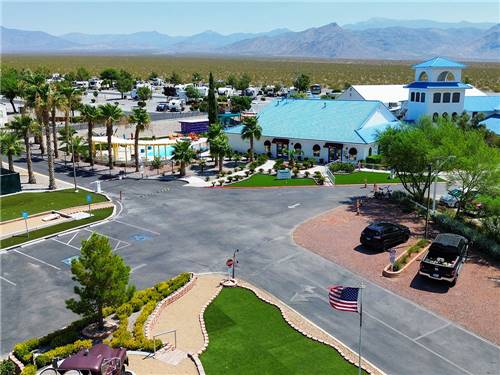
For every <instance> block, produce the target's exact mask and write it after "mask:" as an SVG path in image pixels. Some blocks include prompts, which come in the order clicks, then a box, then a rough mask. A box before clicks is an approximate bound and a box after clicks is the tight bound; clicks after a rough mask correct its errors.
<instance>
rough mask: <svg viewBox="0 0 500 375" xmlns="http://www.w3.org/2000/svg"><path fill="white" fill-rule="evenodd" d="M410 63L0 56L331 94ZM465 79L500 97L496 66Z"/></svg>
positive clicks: (406, 78)
mask: <svg viewBox="0 0 500 375" xmlns="http://www.w3.org/2000/svg"><path fill="white" fill-rule="evenodd" d="M413 63H414V61H380V60H378V61H377V60H370V61H368V60H311V59H303V60H301V59H270V58H268V59H264V58H261V59H259V58H255V59H249V58H248V57H244V58H224V57H215V56H214V57H185V56H184V57H182V56H77V55H52V56H45V55H4V56H2V66H5V67H14V68H16V69H32V70H36V69H38V68H40V67H45V68H47V69H48V70H49V71H50V72H58V73H66V72H69V71H75V70H76V69H77V68H78V67H80V66H82V67H85V68H86V69H87V70H89V71H90V72H91V73H92V74H95V75H97V74H99V73H100V72H101V71H102V70H104V69H105V68H118V69H125V70H127V71H129V72H131V73H132V74H133V75H134V76H137V77H140V78H146V77H147V76H148V75H149V74H150V73H151V72H153V71H154V72H156V73H158V74H160V75H163V76H170V75H171V74H172V72H177V73H178V74H180V76H181V77H182V79H183V80H185V81H186V82H187V81H190V80H191V76H192V74H193V73H194V72H199V73H200V74H201V75H202V77H205V79H206V78H207V77H208V73H209V72H210V71H211V72H213V73H214V76H215V78H216V79H225V78H226V77H227V76H228V75H229V74H234V75H236V76H239V75H241V74H243V73H247V74H248V75H249V76H250V77H251V78H252V84H254V85H261V84H273V83H280V84H284V85H291V84H292V81H293V80H294V79H295V77H296V76H297V74H298V73H305V74H308V75H310V76H311V78H312V81H313V82H315V83H320V84H322V85H326V86H328V87H330V88H332V89H336V90H338V89H342V88H344V87H345V86H346V85H349V84H398V83H399V84H403V83H408V82H411V81H412V80H413V78H414V76H413V70H412V69H411V64H413ZM467 64H468V68H467V69H465V71H464V74H463V76H462V77H463V79H464V80H466V81H468V82H469V81H470V82H471V83H472V84H474V85H475V86H476V87H478V88H480V89H483V90H486V91H500V64H495V63H480V62H477V63H476V62H474V63H472V62H471V63H467Z"/></svg>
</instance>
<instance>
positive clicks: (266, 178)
mask: <svg viewBox="0 0 500 375" xmlns="http://www.w3.org/2000/svg"><path fill="white" fill-rule="evenodd" d="M304 185H316V182H315V181H314V180H313V179H312V178H291V179H288V180H278V179H277V178H276V176H271V175H267V174H259V173H258V174H254V175H253V176H251V177H250V178H247V179H245V180H242V181H238V182H235V183H234V184H231V185H229V186H236V187H262V186H304Z"/></svg>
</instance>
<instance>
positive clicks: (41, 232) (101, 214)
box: [0, 207, 113, 249]
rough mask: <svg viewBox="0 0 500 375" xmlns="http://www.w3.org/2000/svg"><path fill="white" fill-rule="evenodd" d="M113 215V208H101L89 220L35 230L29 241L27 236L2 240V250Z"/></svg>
mask: <svg viewBox="0 0 500 375" xmlns="http://www.w3.org/2000/svg"><path fill="white" fill-rule="evenodd" d="M112 213H113V208H112V207H109V208H101V209H100V210H95V211H92V214H93V216H91V217H89V218H87V219H82V220H73V221H68V222H66V223H61V224H57V225H53V226H51V227H47V228H42V229H38V230H34V231H32V232H30V238H29V239H28V237H27V236H26V235H25V234H20V235H17V236H14V237H9V238H6V239H3V240H0V249H4V248H6V247H9V246H13V245H19V244H22V243H23V242H26V241H31V240H34V239H37V238H40V237H44V236H48V235H50V234H53V233H58V232H62V231H63V230H68V229H71V228H75V227H78V226H80V225H84V224H90V223H93V222H95V221H99V220H103V219H105V218H107V217H108V216H110V215H111V214H112Z"/></svg>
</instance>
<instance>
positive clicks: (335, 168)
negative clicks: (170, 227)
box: [329, 163, 355, 173]
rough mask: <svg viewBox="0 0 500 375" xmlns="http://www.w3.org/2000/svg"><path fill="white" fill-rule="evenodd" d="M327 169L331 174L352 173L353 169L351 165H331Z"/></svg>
mask: <svg viewBox="0 0 500 375" xmlns="http://www.w3.org/2000/svg"><path fill="white" fill-rule="evenodd" d="M329 168H330V171H332V173H338V172H342V173H352V172H354V169H355V167H354V164H351V163H332V164H330V166H329Z"/></svg>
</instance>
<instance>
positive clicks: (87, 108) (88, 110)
mask: <svg viewBox="0 0 500 375" xmlns="http://www.w3.org/2000/svg"><path fill="white" fill-rule="evenodd" d="M81 115H82V118H83V120H84V121H87V143H88V145H89V161H90V166H91V167H93V166H94V143H93V142H92V136H93V131H94V124H95V123H96V122H97V121H98V120H99V118H100V117H101V112H100V111H99V108H97V107H94V106H91V105H89V104H86V105H84V106H83V107H82V110H81Z"/></svg>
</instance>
